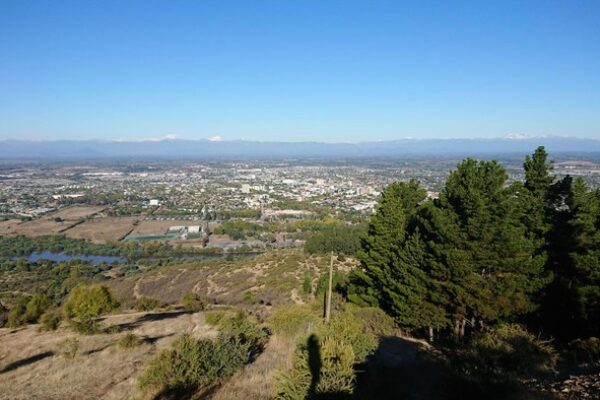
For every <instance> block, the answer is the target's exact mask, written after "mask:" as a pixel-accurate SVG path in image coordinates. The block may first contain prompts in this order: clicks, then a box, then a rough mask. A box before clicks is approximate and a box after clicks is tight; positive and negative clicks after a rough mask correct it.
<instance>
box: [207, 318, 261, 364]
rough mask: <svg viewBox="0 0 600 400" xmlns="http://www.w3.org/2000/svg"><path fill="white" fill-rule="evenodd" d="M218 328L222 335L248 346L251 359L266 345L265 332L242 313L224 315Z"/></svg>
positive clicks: (254, 320)
mask: <svg viewBox="0 0 600 400" xmlns="http://www.w3.org/2000/svg"><path fill="white" fill-rule="evenodd" d="M218 327H219V328H220V329H221V331H222V333H223V334H224V335H226V336H230V337H234V338H236V339H237V340H239V341H240V343H242V344H244V345H246V346H248V351H249V354H250V356H251V357H253V356H254V355H257V354H259V353H260V352H262V350H263V348H264V346H265V344H266V343H267V339H268V338H267V332H265V330H264V329H263V327H262V326H261V325H260V324H259V323H258V322H257V321H256V319H255V318H253V317H250V316H249V315H247V314H246V313H245V312H244V311H239V312H237V313H235V314H233V315H225V316H224V317H223V318H221V320H220V321H219V324H218Z"/></svg>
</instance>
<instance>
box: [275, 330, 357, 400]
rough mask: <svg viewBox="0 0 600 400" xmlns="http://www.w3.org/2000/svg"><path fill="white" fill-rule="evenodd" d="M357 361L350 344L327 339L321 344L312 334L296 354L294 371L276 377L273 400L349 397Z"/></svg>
mask: <svg viewBox="0 0 600 400" xmlns="http://www.w3.org/2000/svg"><path fill="white" fill-rule="evenodd" d="M354 361H355V359H354V351H353V350H352V346H350V345H349V344H346V343H343V342H341V341H339V340H336V339H333V338H328V337H326V338H325V339H324V340H323V341H322V342H319V339H318V338H317V336H316V335H311V336H310V337H309V339H308V341H307V343H306V345H305V346H301V347H300V348H299V349H298V351H297V352H296V354H295V356H294V363H293V367H292V369H291V370H289V371H287V372H285V373H282V374H280V375H278V376H277V378H276V389H275V396H274V397H275V399H277V400H304V399H306V398H311V396H313V395H314V396H315V397H316V398H321V397H322V398H331V395H332V394H333V393H335V394H340V395H341V394H346V395H349V394H351V393H352V391H353V388H354V379H355V378H354ZM311 389H312V390H311ZM323 396H328V397H323Z"/></svg>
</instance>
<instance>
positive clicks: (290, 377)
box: [274, 351, 311, 400]
mask: <svg viewBox="0 0 600 400" xmlns="http://www.w3.org/2000/svg"><path fill="white" fill-rule="evenodd" d="M310 383H311V373H310V369H309V368H308V353H307V352H305V351H297V352H296V354H295V355H294V361H293V364H292V368H291V369H290V370H289V371H286V372H283V373H281V374H279V375H277V376H276V378H275V396H274V398H275V400H305V399H306V398H307V395H308V391H309V389H310Z"/></svg>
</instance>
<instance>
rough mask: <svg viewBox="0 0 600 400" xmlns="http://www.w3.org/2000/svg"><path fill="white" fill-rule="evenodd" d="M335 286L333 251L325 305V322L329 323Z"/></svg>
mask: <svg viewBox="0 0 600 400" xmlns="http://www.w3.org/2000/svg"><path fill="white" fill-rule="evenodd" d="M332 284H333V251H332V252H331V260H330V261H329V284H328V285H327V302H326V304H325V322H329V318H330V317H331V290H332V287H331V286H332Z"/></svg>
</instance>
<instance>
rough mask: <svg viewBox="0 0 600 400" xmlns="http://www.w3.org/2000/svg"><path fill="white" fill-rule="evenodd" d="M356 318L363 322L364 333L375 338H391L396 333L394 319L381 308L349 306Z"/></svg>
mask: <svg viewBox="0 0 600 400" xmlns="http://www.w3.org/2000/svg"><path fill="white" fill-rule="evenodd" d="M348 309H349V310H350V311H351V313H352V315H354V318H355V319H356V320H358V321H360V322H361V324H362V326H363V331H364V332H365V333H367V334H369V335H374V336H390V335H393V334H394V332H395V331H396V329H397V328H396V323H395V322H394V319H393V318H392V317H390V316H389V315H387V314H386V313H385V311H383V310H382V309H381V308H379V307H356V306H354V305H348Z"/></svg>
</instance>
